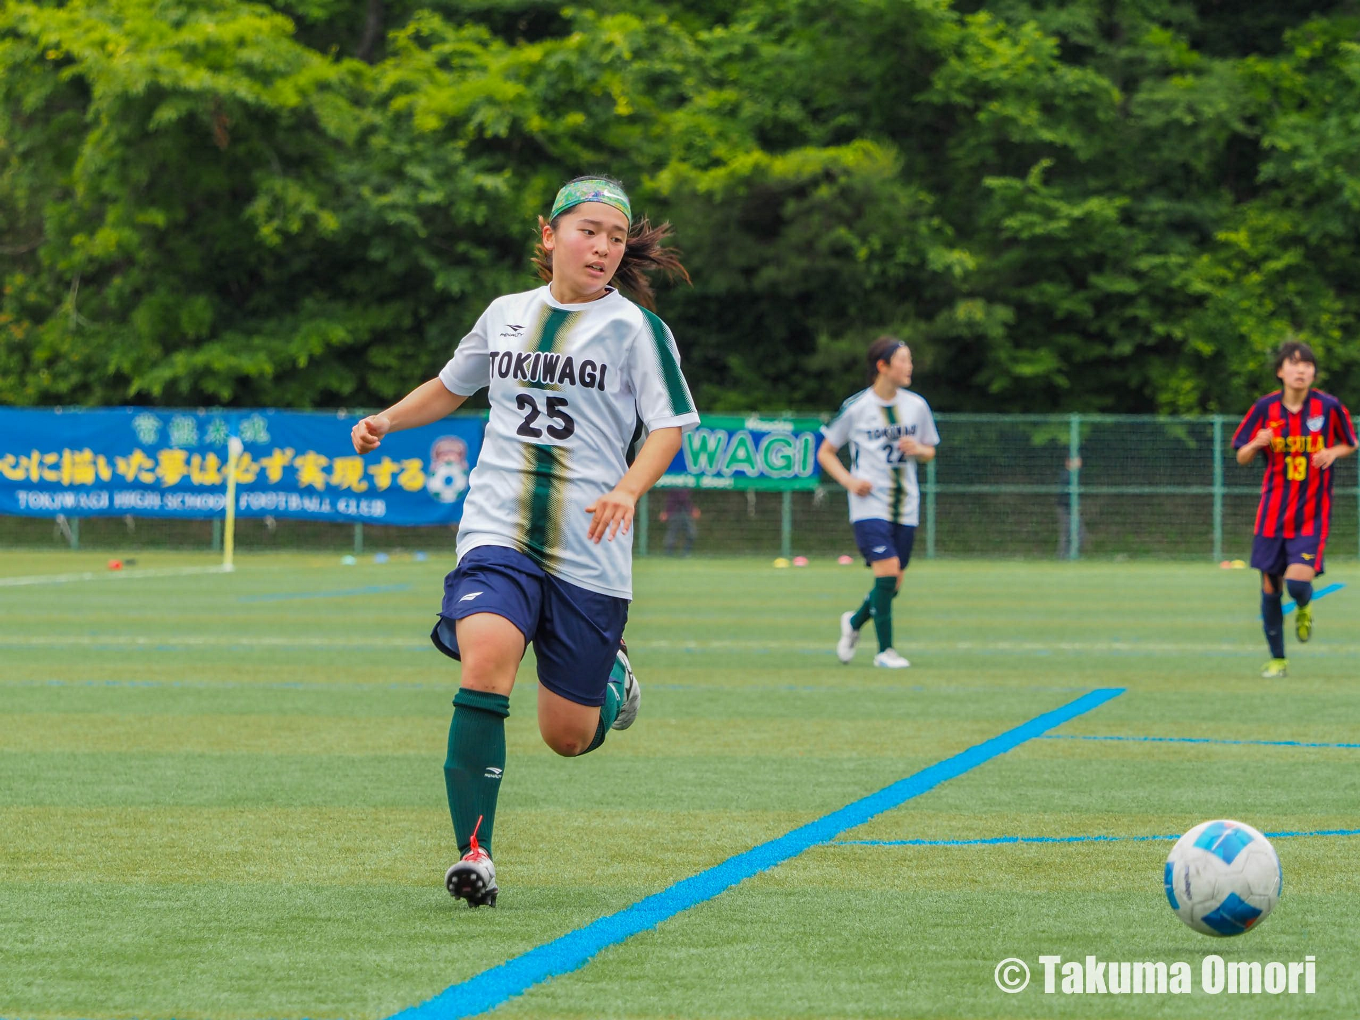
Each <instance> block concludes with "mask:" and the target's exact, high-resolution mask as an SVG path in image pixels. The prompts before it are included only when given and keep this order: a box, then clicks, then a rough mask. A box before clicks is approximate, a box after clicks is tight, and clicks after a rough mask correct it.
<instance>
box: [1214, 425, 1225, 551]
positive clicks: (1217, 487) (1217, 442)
mask: <svg viewBox="0 0 1360 1020" xmlns="http://www.w3.org/2000/svg"><path fill="white" fill-rule="evenodd" d="M1222 561H1223V416H1222V415H1221V414H1216V415H1214V562H1215V563H1221V562H1222Z"/></svg>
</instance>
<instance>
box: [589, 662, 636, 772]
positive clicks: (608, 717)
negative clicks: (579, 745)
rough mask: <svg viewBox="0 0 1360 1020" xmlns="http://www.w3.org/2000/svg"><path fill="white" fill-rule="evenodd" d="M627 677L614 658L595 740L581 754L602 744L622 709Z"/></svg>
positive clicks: (620, 664) (620, 663) (605, 686)
mask: <svg viewBox="0 0 1360 1020" xmlns="http://www.w3.org/2000/svg"><path fill="white" fill-rule="evenodd" d="M627 675H628V674H627V673H626V672H625V671H624V668H623V660H622V659H620V658H619V657H618V656H617V655H616V656H614V668H613V669H611V670H610V671H609V682H608V683H607V684H605V685H604V704H603V705H601V706H600V722H599V724H598V725H597V726H596V727H595V739H594V740H592V741H591V742H590V746H589V747H587V748H586V749H585V750H584V751H582V752H581V754H589V753H590V752H591V751H593V750H595V748H597V747H599V746H600V745H601V744H603V743H604V738H605V737H606V736H607V735H608V733H609V728H610V727H611V726H613V725H614V720H615V719H617V718H618V717H619V709H620V708H622V707H623V681H624V678H625V677H626V676H627Z"/></svg>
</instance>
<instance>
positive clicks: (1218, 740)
mask: <svg viewBox="0 0 1360 1020" xmlns="http://www.w3.org/2000/svg"><path fill="white" fill-rule="evenodd" d="M1039 739H1040V740H1133V741H1147V742H1149V743H1156V744H1251V745H1253V746H1255V747H1357V748H1360V744H1327V743H1321V742H1313V741H1307V740H1229V739H1227V738H1226V737H1117V736H1115V737H1100V736H1087V735H1084V734H1080V733H1053V734H1048V735H1046V736H1043V737H1040V738H1039Z"/></svg>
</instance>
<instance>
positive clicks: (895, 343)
mask: <svg viewBox="0 0 1360 1020" xmlns="http://www.w3.org/2000/svg"><path fill="white" fill-rule="evenodd" d="M906 346H907V344H906V341H904V340H899V339H898V338H897V337H895V336H889V335H888V334H887V333H884V334H883V335H882V336H881V337H879V338H878V339H877V340H875V341H874V342H873V343H871V344H870V345H869V354H868V360H869V385H870V386H872V385H873V384H874V383H875V382H877V381H878V363H879V362H880V361H891V360H892V357H893V355H894V354H896V353H897V348H899V347H906Z"/></svg>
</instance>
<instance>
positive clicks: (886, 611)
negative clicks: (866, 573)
mask: <svg viewBox="0 0 1360 1020" xmlns="http://www.w3.org/2000/svg"><path fill="white" fill-rule="evenodd" d="M896 591H897V578H895V577H876V578H874V590H873V591H872V592H870V593H869V598H870V600H871V601H872V602H873V604H874V631H875V632H876V633H877V634H878V650H879V651H880V652H882V651H885V650H887V649H889V648H891V647H892V600H893V595H894V594H895V593H896Z"/></svg>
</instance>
